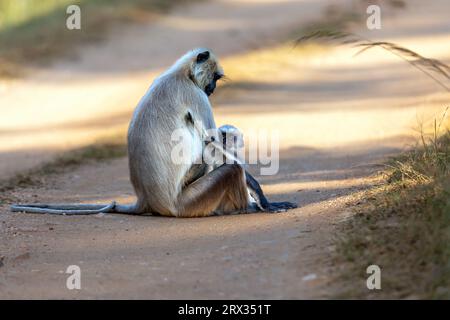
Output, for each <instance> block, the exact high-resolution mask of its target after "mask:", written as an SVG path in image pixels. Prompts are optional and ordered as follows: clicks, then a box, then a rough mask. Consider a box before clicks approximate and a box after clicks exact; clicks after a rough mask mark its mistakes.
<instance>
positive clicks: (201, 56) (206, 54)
mask: <svg viewBox="0 0 450 320" xmlns="http://www.w3.org/2000/svg"><path fill="white" fill-rule="evenodd" d="M208 59H209V51H205V52H202V53H199V54H198V55H197V63H202V62H205V61H206V60H208Z"/></svg>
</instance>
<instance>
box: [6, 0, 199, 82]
mask: <svg viewBox="0 0 450 320" xmlns="http://www.w3.org/2000/svg"><path fill="white" fill-rule="evenodd" d="M193 1H196V0H171V1H165V0H127V1H121V0H0V77H15V76H18V75H20V74H21V73H22V72H23V71H24V68H23V66H24V65H26V64H29V63H34V64H36V63H45V62H48V61H49V60H50V59H52V58H54V57H55V56H59V55H62V54H68V53H72V54H73V49H74V47H76V46H77V45H79V44H80V42H86V41H87V42H97V41H100V40H102V39H103V38H104V35H105V32H106V31H107V30H108V28H109V27H110V26H111V25H112V24H114V23H136V22H142V21H151V16H150V14H152V13H163V12H166V11H167V10H169V9H170V8H171V7H172V6H174V5H179V4H185V3H189V2H193ZM72 4H76V5H79V6H80V8H81V30H68V29H67V28H66V19H67V17H68V15H67V13H66V8H67V6H68V5H72Z"/></svg>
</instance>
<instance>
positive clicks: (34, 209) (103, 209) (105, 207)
mask: <svg viewBox="0 0 450 320" xmlns="http://www.w3.org/2000/svg"><path fill="white" fill-rule="evenodd" d="M10 208H11V211H12V212H28V213H41V214H45V213H48V214H57V215H89V214H98V213H124V214H137V213H138V212H137V205H136V204H132V205H120V204H117V203H116V202H115V201H113V202H111V203H110V204H41V203H38V204H13V205H11V207H10Z"/></svg>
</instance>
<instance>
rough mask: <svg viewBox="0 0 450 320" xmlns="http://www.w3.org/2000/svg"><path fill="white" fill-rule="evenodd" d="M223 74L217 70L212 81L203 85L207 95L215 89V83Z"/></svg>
mask: <svg viewBox="0 0 450 320" xmlns="http://www.w3.org/2000/svg"><path fill="white" fill-rule="evenodd" d="M222 77H223V75H221V74H218V73H217V72H215V73H214V78H213V79H212V81H211V82H210V83H209V84H208V85H207V86H206V87H205V93H206V95H207V96H210V95H211V94H212V93H213V92H214V90H215V89H216V83H217V81H218V80H220V78H222Z"/></svg>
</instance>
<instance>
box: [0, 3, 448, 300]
mask: <svg viewBox="0 0 450 320" xmlns="http://www.w3.org/2000/svg"><path fill="white" fill-rule="evenodd" d="M413 2H414V4H415V5H409V4H410V3H413ZM326 3H327V2H326V1H323V2H322V1H282V2H277V3H276V4H275V2H274V1H268V0H266V1H262V0H261V1H256V0H253V1H218V2H214V3H211V4H206V5H205V4H203V5H198V6H197V5H195V6H194V7H191V8H188V9H186V8H184V9H183V10H182V11H176V12H174V13H173V14H172V15H171V16H169V17H166V18H161V20H159V21H156V22H155V23H152V24H151V25H148V26H147V27H146V28H147V29H145V30H142V29H141V28H138V27H136V28H135V27H131V29H127V30H118V31H117V32H118V33H116V35H115V36H114V37H115V38H114V39H115V40H114V39H111V40H110V42H107V43H105V44H103V45H102V46H100V47H92V48H87V49H86V51H83V53H82V59H81V61H75V62H61V63H60V64H57V65H55V67H54V68H53V69H52V70H51V71H45V72H44V71H42V73H41V74H40V75H39V77H41V78H40V79H45V78H47V79H50V78H51V79H52V80H51V81H50V80H49V81H48V82H45V81H43V84H42V87H40V86H38V89H36V90H37V92H40V93H41V96H42V97H45V98H43V99H44V100H43V101H50V100H51V99H52V98H51V97H48V96H47V94H46V92H47V93H48V90H50V89H51V90H53V89H54V86H55V81H56V80H55V79H60V81H61V83H64V85H61V91H62V92H65V93H58V98H57V99H62V100H64V99H65V98H66V97H69V96H71V95H74V96H75V92H77V90H80V88H82V89H83V90H87V91H85V92H88V93H89V94H86V97H84V98H79V99H83V100H82V101H83V102H86V104H81V105H78V107H79V108H81V109H79V110H83V111H81V112H76V111H77V110H76V108H75V106H77V104H76V103H75V102H80V101H79V100H78V101H75V102H74V104H73V106H72V107H70V106H68V107H67V109H65V111H64V113H62V114H59V115H55V116H54V117H51V116H49V117H48V118H46V120H45V121H48V122H45V124H46V125H49V124H50V123H52V121H53V123H59V121H63V120H61V119H62V118H61V117H66V116H67V121H69V119H70V118H71V117H72V116H73V115H76V116H77V118H76V121H75V120H73V121H72V122H67V125H61V126H55V128H54V130H55V131H54V132H53V133H48V132H47V131H41V130H39V129H36V131H33V132H31V133H27V132H25V131H23V132H21V131H20V130H17V131H15V133H17V136H18V138H17V139H22V140H20V141H28V142H27V143H29V144H28V145H27V144H26V143H25V142H24V144H23V145H22V149H20V150H19V151H17V154H21V153H22V152H23V153H26V152H29V154H32V155H33V157H35V156H36V155H37V153H33V152H34V151H33V148H31V145H32V144H33V142H32V140H29V138H30V136H29V135H30V134H31V135H35V136H36V140H35V142H34V143H36V145H37V147H39V148H41V147H43V146H46V147H47V148H48V149H50V150H53V151H55V150H58V149H59V148H62V146H63V145H66V146H69V145H70V146H72V145H77V141H85V140H86V139H87V138H86V137H89V136H90V135H93V134H94V135H98V134H100V132H103V130H104V129H103V128H99V126H98V125H95V124H92V123H93V122H92V121H97V120H98V121H101V123H102V124H104V125H106V126H108V128H109V129H111V128H116V127H120V126H123V125H126V122H127V117H128V116H129V112H130V111H131V110H132V104H133V103H131V102H130V100H136V101H137V100H138V99H139V97H140V96H141V95H142V93H143V92H144V91H145V87H146V86H148V83H149V81H147V79H149V78H150V76H148V75H147V74H143V73H142V70H144V69H145V70H150V71H151V72H152V74H153V73H155V72H157V70H158V69H159V68H161V67H163V66H165V65H166V64H168V63H169V62H170V61H171V60H173V59H174V58H175V57H176V56H177V55H179V52H180V50H174V51H176V52H172V50H166V49H164V50H162V49H160V50H161V51H160V52H158V51H156V50H158V49H157V48H160V46H152V45H150V44H149V46H148V47H146V49H149V48H152V50H155V51H151V54H150V55H149V57H151V58H149V59H148V60H147V58H146V57H147V56H146V55H145V54H144V52H145V50H144V49H142V48H141V47H140V46H137V47H136V52H135V55H134V57H136V59H126V58H123V59H119V57H129V52H127V51H126V48H134V46H133V39H134V41H136V39H145V38H147V37H148V35H149V34H151V35H152V41H161V42H160V43H164V44H167V45H168V46H174V47H176V48H177V49H183V50H181V51H184V49H187V48H189V47H192V46H195V45H197V44H198V43H199V42H202V43H203V44H204V45H207V46H209V47H213V48H214V49H215V50H216V51H218V52H219V54H221V55H223V56H224V58H225V59H224V60H225V65H227V64H228V65H235V64H237V63H242V65H243V67H242V68H245V67H249V64H251V63H252V61H253V63H254V64H258V65H260V66H261V65H262V66H267V65H269V64H270V63H274V64H275V67H273V69H272V71H273V72H271V71H270V70H271V69H270V67H267V69H266V72H264V73H261V74H260V75H258V76H256V77H254V78H252V77H249V78H246V79H242V80H240V81H239V82H236V84H235V85H234V84H231V85H230V86H229V87H226V88H223V92H222V93H220V92H218V97H217V101H216V102H217V103H215V115H216V121H217V123H218V124H223V123H233V124H235V125H237V126H238V127H240V128H242V129H243V130H244V133H245V132H247V131H248V130H249V129H251V128H258V127H264V128H267V129H269V130H279V132H280V170H279V172H278V174H277V175H274V176H259V175H258V174H259V171H258V167H256V166H255V167H251V168H250V169H251V171H252V172H253V173H254V174H256V176H258V179H260V181H261V182H262V185H263V188H264V190H265V191H266V193H267V194H268V196H269V198H271V199H272V200H274V201H276V200H290V201H294V202H297V203H298V204H299V208H298V209H295V210H292V211H289V212H287V213H282V214H273V215H271V214H252V215H239V216H224V217H211V218H203V219H170V218H160V217H150V216H146V217H134V216H124V215H102V216H91V217H53V216H40V215H37V216H36V215H28V214H11V213H9V212H8V209H7V206H5V205H2V206H1V208H0V210H1V214H0V231H1V232H0V256H1V257H0V259H1V260H0V298H226V299H233V298H274V299H278V298H311V297H312V298H317V297H323V296H324V295H326V294H332V292H330V291H329V289H328V284H329V283H328V281H329V280H330V279H331V278H332V276H333V272H334V271H335V270H336V266H333V265H332V260H331V259H330V258H331V256H332V254H333V252H334V246H333V237H334V236H335V228H336V225H337V224H338V223H339V222H340V221H341V220H342V219H345V218H347V217H348V216H349V215H351V208H349V207H348V206H346V205H345V204H346V203H351V201H352V200H354V197H355V193H356V192H357V191H359V190H362V189H364V188H367V187H368V186H370V185H371V184H372V183H373V180H372V179H371V178H369V176H370V175H371V174H372V173H374V172H375V171H376V169H377V166H376V165H375V164H376V163H379V162H380V161H382V160H383V159H385V158H386V157H387V156H388V155H391V154H395V153H398V152H399V151H401V150H403V149H404V148H405V145H406V143H407V142H410V141H411V128H412V127H413V126H414V125H415V124H416V123H417V122H416V121H417V117H418V116H419V115H425V114H427V115H429V114H434V113H435V112H437V111H439V110H440V108H441V107H442V105H443V103H444V102H445V101H446V100H445V99H448V96H446V95H443V94H442V93H441V92H440V91H439V90H440V89H439V87H438V86H436V85H435V84H434V83H432V82H431V81H430V80H429V79H427V78H425V77H423V76H422V75H421V74H420V73H416V71H415V70H412V69H411V68H410V67H409V66H407V65H404V64H402V62H399V61H397V60H396V59H395V57H393V58H392V59H391V58H390V57H386V56H385V55H384V54H382V53H379V52H374V53H369V54H368V55H366V56H362V57H360V58H358V59H352V58H351V56H352V53H353V51H352V50H350V49H339V50H335V51H332V54H330V52H328V49H327V50H325V51H319V52H317V53H314V54H313V55H311V54H298V52H289V51H286V50H282V51H281V52H278V51H277V56H276V58H272V57H273V56H274V54H273V53H274V51H273V50H278V49H276V48H275V49H274V48H269V49H265V50H266V51H264V50H263V52H262V53H261V52H260V51H256V52H249V51H251V49H254V47H253V46H254V45H253V44H255V46H257V47H261V48H263V47H267V46H268V45H270V43H264V41H265V39H266V37H267V38H270V39H273V38H276V37H277V36H282V35H283V34H286V32H288V30H290V28H293V27H298V25H299V24H298V20H299V19H303V18H305V23H306V21H307V19H308V18H313V17H315V18H317V17H320V12H321V9H323V8H324V5H325V4H326ZM424 5H426V9H427V10H428V12H430V13H429V14H430V15H432V16H433V17H434V19H433V21H429V20H427V21H425V22H423V23H422V25H419V26H418V25H411V24H410V22H411V21H422V20H420V19H419V17H420V16H421V14H422V12H423V9H424V8H423V6H424ZM448 6H449V5H448V4H447V3H446V2H445V1H436V2H433V5H431V4H423V3H421V2H420V1H409V2H408V7H407V8H406V9H404V11H402V13H401V14H397V15H387V17H386V19H385V20H383V29H382V30H381V31H379V33H376V34H374V35H373V37H377V36H378V37H382V38H383V39H384V40H387V39H391V40H393V41H396V42H399V43H401V44H403V45H405V46H409V47H411V48H413V49H417V50H419V51H420V52H421V53H423V54H425V55H428V56H432V57H435V58H441V59H444V60H447V61H448V59H449V58H450V51H449V49H448V48H445V43H448V40H450V32H449V31H448V30H446V29H445V27H443V26H445V25H447V24H448V22H447V19H446V18H445V15H444V14H443V12H445V10H443V9H442V8H443V7H447V8H448ZM447 12H448V11H447ZM261 17H266V18H267V19H263V18H261ZM269 17H270V19H269ZM206 18H207V19H206ZM186 19H191V20H192V29H191V30H182V31H181V30H179V28H178V29H177V33H176V34H177V35H176V36H175V33H174V32H173V28H175V29H176V28H177V25H178V24H179V23H180V21H185V20H186ZM212 20H213V21H215V22H216V23H211V24H208V23H207V21H212ZM194 22H195V23H194ZM205 24H206V25H207V26H209V25H213V26H212V27H211V28H212V29H210V28H207V27H205ZM168 26H170V28H172V29H168ZM214 28H215V29H214ZM204 30H206V31H204ZM124 34H127V35H131V34H133V35H134V36H133V37H131V36H123V35H124ZM217 34H220V37H217ZM268 34H270V37H269V36H267V35H268ZM120 35H122V36H120ZM188 35H189V37H192V38H188ZM431 36H433V37H434V40H431ZM153 37H154V38H155V39H153ZM171 37H176V39H177V40H178V41H179V42H177V41H174V40H173V38H171ZM218 38H220V39H221V41H217V39H218ZM436 38H438V40H436ZM263 43H264V44H263ZM424 44H426V45H424ZM142 50H144V51H142ZM424 51H425V52H424ZM105 52H110V53H111V54H110V55H108V58H105V55H104V53H105ZM87 57H88V58H87ZM156 57H158V58H156ZM110 59H111V60H110ZM108 60H109V61H116V62H117V61H119V60H120V61H123V64H122V63H117V64H116V67H115V68H112V69H111V68H110V65H107V61H108ZM249 61H250V62H249ZM91 77H92V81H91V82H88V83H86V81H87V79H89V78H91ZM27 81H29V82H27ZM34 85H36V82H34V80H33V81H31V80H26V81H25V82H23V83H21V84H20V86H23V87H21V89H20V91H19V89H17V90H18V91H15V90H16V89H14V88H13V89H12V90H11V92H12V93H8V95H10V96H9V97H7V98H3V97H2V99H13V97H14V94H17V95H19V94H20V92H23V91H22V90H23V88H26V86H34ZM99 88H101V90H100V92H97V91H98V89H99ZM39 90H43V91H39ZM219 91H220V88H219ZM14 92H16V93H14ZM59 94H61V96H59ZM133 95H134V96H133ZM77 96H79V94H78V95H77ZM131 96H133V98H130V97H131ZM23 99H25V100H24V101H25V102H24V103H23V104H21V107H22V108H24V109H23V110H27V108H32V107H31V106H30V105H29V104H28V102H26V101H27V100H26V99H28V98H26V97H25V98H23ZM77 99H78V98H77ZM3 101H5V100H3ZM3 101H2V102H3ZM7 101H12V100H7ZM105 101H108V102H109V101H115V102H114V103H105ZM124 103H126V106H127V107H124ZM94 106H95V108H94ZM43 108H44V109H45V110H48V114H51V113H52V112H55V110H58V109H57V106H56V105H54V104H50V103H48V104H44V105H43ZM46 108H47V109H46ZM30 110H31V109H30ZM79 110H78V111H79ZM106 110H107V111H108V112H106ZM105 113H106V114H108V115H111V116H108V117H105V116H104V114H105ZM60 116H61V117H60ZM9 117H10V119H14V117H15V116H14V115H13V114H12V112H11V114H9ZM16 117H18V116H16ZM88 120H89V121H88ZM77 121H79V122H78V123H77ZM63 122H64V121H63ZM43 123H44V122H43ZM70 123H71V124H72V125H71V126H70V125H69V124H70ZM11 130H12V129H11ZM18 131H19V132H18ZM55 133H57V134H58V136H59V137H58V138H57V139H50V140H47V139H46V138H45V137H46V135H48V134H50V135H54V134H55ZM65 133H67V134H65ZM11 135H12V133H11ZM27 135H28V136H27ZM14 137H16V134H14ZM5 139H6V138H5ZM5 141H6V140H5ZM17 141H19V140H17ZM49 141H50V142H49ZM53 143H54V144H53ZM12 154H13V151H12V149H11V150H5V151H4V152H3V153H2V156H3V157H4V158H2V164H3V159H7V158H6V157H8V156H10V157H11V159H14V156H12ZM17 154H15V156H16V155H17ZM39 159H43V158H39ZM5 163H6V162H5ZM30 163H31V162H30ZM27 165H29V163H27V164H25V165H24V166H22V165H19V164H17V166H16V165H15V164H14V165H13V164H11V165H10V164H7V166H6V165H4V168H7V169H5V170H12V169H11V168H24V167H26V166H27ZM14 195H15V196H17V197H18V198H20V199H21V200H22V201H24V202H29V201H40V202H99V203H103V202H108V201H111V200H113V199H115V200H118V201H119V202H132V201H133V200H134V196H133V192H132V189H131V185H130V183H129V181H128V172H127V164H126V159H117V160H113V161H109V162H105V163H101V164H90V165H85V166H82V167H80V168H78V169H76V170H75V171H73V172H69V173H66V174H63V175H58V176H52V177H49V178H48V179H47V181H46V185H45V187H41V188H25V189H18V190H16V191H15V194H14ZM69 265H78V266H80V268H81V277H82V278H81V282H82V283H81V285H82V289H81V290H68V289H67V288H66V279H67V277H68V275H67V274H65V270H66V269H67V267H68V266H69ZM355 285H359V283H358V284H355Z"/></svg>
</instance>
